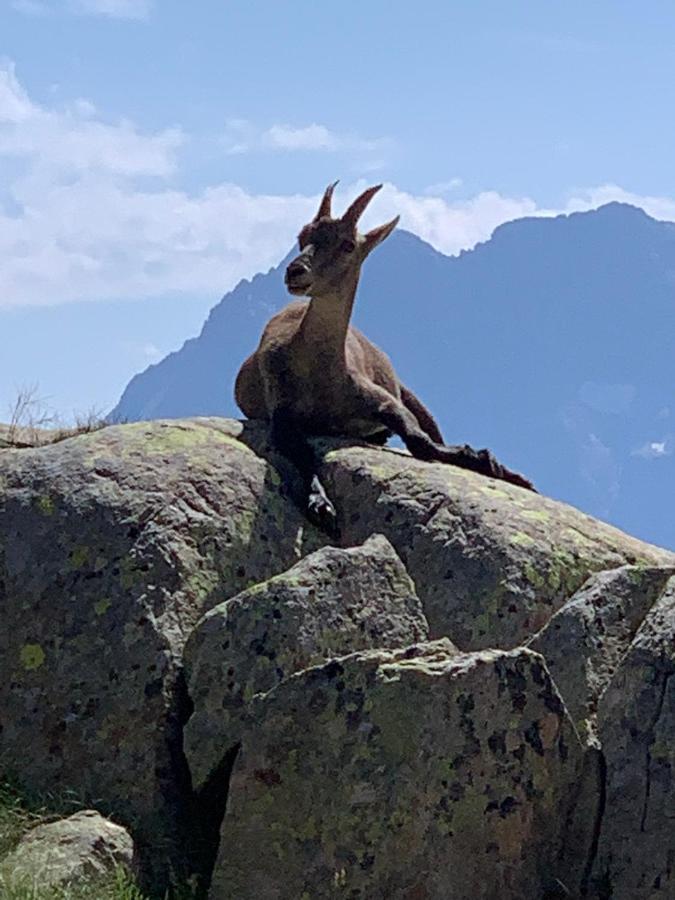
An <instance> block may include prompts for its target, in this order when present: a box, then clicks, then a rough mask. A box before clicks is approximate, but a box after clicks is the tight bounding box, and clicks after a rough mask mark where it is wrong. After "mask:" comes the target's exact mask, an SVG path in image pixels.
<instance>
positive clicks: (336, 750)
mask: <svg viewBox="0 0 675 900" xmlns="http://www.w3.org/2000/svg"><path fill="white" fill-rule="evenodd" d="M253 706H254V720H255V726H254V727H253V728H252V730H251V731H250V732H249V733H247V735H246V737H245V739H244V741H243V744H242V749H241V755H240V758H239V759H238V760H237V763H236V764H235V768H234V772H233V775H232V781H231V785H230V795H229V800H228V809H227V815H226V818H225V822H224V825H223V832H222V838H221V852H220V856H219V859H218V862H217V864H216V867H215V871H214V877H213V882H212V886H211V893H210V898H211V900H225V898H229V897H237V898H240V900H247V898H262V897H264V898H266V900H273V898H291V897H293V898H314V897H345V898H346V897H350V898H364V900H366V898H375V897H396V898H401V900H418V898H420V900H421V898H425V900H466V898H467V897H472V898H475V900H493V898H495V897H502V898H521V897H532V898H534V897H539V896H540V895H541V892H542V884H543V883H544V882H545V881H546V880H547V879H550V878H551V876H552V874H553V872H554V870H555V864H556V856H557V852H558V850H559V848H560V843H561V840H562V823H563V822H564V820H565V816H566V812H567V806H568V803H569V790H570V785H572V784H573V783H574V781H575V779H576V777H577V774H578V769H579V766H580V761H581V750H582V748H581V745H580V744H579V741H578V739H577V737H576V735H575V733H574V729H573V727H572V725H571V723H570V721H569V719H568V718H567V715H566V713H565V709H564V706H563V704H562V702H561V700H560V697H559V695H558V693H557V691H556V690H555V687H554V686H553V684H552V682H551V680H550V678H549V676H548V673H547V672H546V668H545V666H544V664H543V660H542V658H541V657H540V656H538V655H537V654H534V653H532V652H530V651H529V650H516V651H512V652H510V653H502V652H496V651H483V652H479V653H471V654H458V653H457V652H456V651H454V650H448V648H447V647H446V645H445V643H444V642H439V643H429V644H426V645H421V646H419V647H412V648H409V649H408V650H403V651H393V652H389V653H387V652H382V651H380V652H377V651H371V652H366V653H359V654H354V655H352V656H349V657H346V658H342V659H337V660H332V661H330V662H328V663H326V664H325V665H323V666H320V667H317V668H313V669H309V670H307V671H305V672H302V673H299V674H298V675H296V676H294V677H291V678H289V679H288V680H286V681H284V682H283V683H281V684H280V685H279V686H278V687H277V688H275V689H274V690H273V691H271V692H269V693H268V694H266V695H264V696H263V697H261V698H259V699H258V700H256V701H255V702H254V704H253Z"/></svg>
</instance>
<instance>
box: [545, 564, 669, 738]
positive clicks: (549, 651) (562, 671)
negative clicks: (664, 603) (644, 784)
mask: <svg viewBox="0 0 675 900" xmlns="http://www.w3.org/2000/svg"><path fill="white" fill-rule="evenodd" d="M673 574H675V567H672V566H671V567H665V566H663V567H660V568H659V567H656V566H648V567H638V566H623V567H622V568H620V569H615V570H613V571H610V572H600V573H599V574H597V575H594V576H593V577H591V578H589V580H588V581H587V582H586V584H585V585H584V586H583V588H582V589H581V590H579V591H577V593H576V594H574V596H573V597H572V598H571V599H570V600H569V601H568V602H567V603H566V604H565V606H563V608H562V609H560V610H558V612H557V613H556V614H555V615H554V616H552V617H551V619H550V621H549V622H548V623H547V625H546V626H545V627H544V628H543V629H542V630H541V631H540V632H539V634H537V635H535V636H534V637H533V638H531V639H530V640H529V641H528V646H529V647H530V648H531V649H532V650H536V651H537V652H538V653H541V654H542V655H543V656H544V657H545V658H546V665H547V667H548V670H549V672H550V673H551V675H552V676H553V678H554V680H555V683H556V685H557V686H558V689H559V690H560V693H561V694H562V696H563V697H564V700H565V704H566V706H567V709H568V710H569V712H570V714H571V716H572V719H573V721H574V723H575V725H576V728H577V731H578V732H579V734H580V736H581V737H582V738H583V739H584V740H586V741H589V742H597V738H596V735H597V727H596V714H597V706H598V700H599V699H600V697H601V696H602V694H603V693H604V691H605V689H606V687H607V685H608V684H609V682H610V679H611V678H612V675H613V674H614V672H615V671H616V668H617V666H618V665H619V663H620V662H621V660H622V659H623V657H624V656H625V654H626V652H627V651H628V648H629V647H630V645H631V642H632V640H633V637H634V636H635V632H636V631H637V630H638V628H639V627H640V625H641V623H642V621H643V620H644V618H645V616H646V615H647V613H648V612H649V610H650V609H651V607H652V606H653V605H654V603H655V602H656V600H657V599H658V597H659V596H660V595H661V593H662V592H663V590H664V589H665V587H666V585H667V583H668V581H669V579H670V578H671V576H672V575H673Z"/></svg>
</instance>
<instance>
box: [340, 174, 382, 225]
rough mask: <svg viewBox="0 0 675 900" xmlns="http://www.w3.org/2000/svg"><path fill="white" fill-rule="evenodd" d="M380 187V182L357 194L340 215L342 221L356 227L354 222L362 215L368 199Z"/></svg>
mask: <svg viewBox="0 0 675 900" xmlns="http://www.w3.org/2000/svg"><path fill="white" fill-rule="evenodd" d="M381 187H382V185H381V184H376V185H375V187H369V188H368V189H367V190H365V191H364V192H363V193H362V194H361V195H360V196H358V197H357V198H356V200H354V202H353V203H352V205H351V206H350V207H349V209H348V210H347V212H346V213H345V214H344V216H343V217H342V221H343V222H347V223H348V224H349V225H353V226H354V227H356V223H357V222H358V221H359V219H360V218H361V216H362V215H363V211H364V210H365V208H366V206H368V204H369V203H370V201H371V200H372V199H373V197H374V196H375V194H376V193H377V192H378V191H379V190H380V188H381Z"/></svg>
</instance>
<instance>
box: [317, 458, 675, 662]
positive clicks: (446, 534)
mask: <svg viewBox="0 0 675 900" xmlns="http://www.w3.org/2000/svg"><path fill="white" fill-rule="evenodd" d="M325 446H326V447H328V445H325ZM322 476H323V480H324V484H325V486H326V489H327V491H328V493H329V495H330V496H331V498H332V500H333V502H334V503H335V505H336V507H337V510H338V516H339V524H340V528H341V532H342V535H343V540H344V542H345V543H346V544H357V543H360V542H362V541H363V540H365V538H366V537H367V536H368V535H369V534H371V533H372V532H373V531H376V532H379V533H381V534H384V535H385V536H386V537H387V538H388V539H389V541H391V543H392V545H393V547H394V549H395V550H396V552H397V553H398V554H399V556H400V557H401V559H402V560H403V562H404V564H405V566H406V568H407V570H408V572H409V574H410V576H411V577H412V579H413V581H414V582H415V587H416V589H417V593H418V595H419V598H420V600H421V601H422V605H423V607H424V612H425V615H426V617H427V619H428V621H429V627H430V632H431V635H432V637H438V636H440V635H444V634H447V635H450V637H451V638H452V640H453V641H454V642H455V643H456V644H457V646H459V647H461V649H462V650H476V649H482V648H484V647H503V648H510V647H514V646H517V645H518V644H520V643H522V642H523V641H525V640H526V639H527V638H528V637H530V636H531V635H532V634H534V633H535V632H537V631H539V630H540V629H541V628H542V627H543V626H544V625H545V624H546V622H547V621H548V619H549V618H550V616H551V615H552V613H554V612H555V611H556V610H557V609H559V608H560V607H561V606H562V605H563V604H564V603H565V601H566V600H568V599H569V598H570V597H571V596H572V594H573V593H574V592H575V591H576V590H578V588H580V587H581V585H582V584H583V583H584V581H585V580H586V578H587V577H588V576H589V575H590V574H591V573H592V572H595V571H599V570H602V569H612V568H616V567H617V566H622V565H625V564H629V563H630V564H643V565H673V564H674V563H675V554H673V553H670V552H668V551H666V550H661V549H659V548H658V547H653V546H650V545H649V544H645V543H643V542H642V541H638V540H636V539H635V538H631V537H629V536H628V535H626V534H623V533H622V532H620V531H618V530H617V529H616V528H612V527H611V526H609V525H605V524H604V523H603V522H599V521H598V520H597V519H592V518H591V517H590V516H587V515H584V514H583V513H581V512H579V511H578V510H576V509H573V508H572V507H570V506H567V505H566V504H564V503H559V502H556V501H555V500H550V499H548V498H547V497H542V496H540V495H538V494H533V493H532V492H530V491H525V490H523V489H522V488H518V487H514V486H512V485H509V484H506V483H505V482H503V481H493V480H491V479H489V478H485V477H483V476H480V475H476V474H474V473H473V472H468V471H464V470H462V469H459V468H457V467H455V466H447V465H442V464H438V463H435V464H429V463H425V462H420V461H419V460H414V459H411V458H410V457H407V456H404V455H402V454H400V453H395V452H392V451H382V450H374V449H369V448H354V447H350V448H345V449H340V450H332V451H329V452H328V454H327V456H326V462H325V464H324V466H323V469H322Z"/></svg>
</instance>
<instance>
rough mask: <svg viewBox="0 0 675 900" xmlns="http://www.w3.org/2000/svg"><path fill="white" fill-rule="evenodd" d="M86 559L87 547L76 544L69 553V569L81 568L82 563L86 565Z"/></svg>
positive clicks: (87, 556) (87, 554)
mask: <svg viewBox="0 0 675 900" xmlns="http://www.w3.org/2000/svg"><path fill="white" fill-rule="evenodd" d="M88 559H89V548H88V547H84V546H82V545H80V546H77V547H75V548H74V549H73V550H72V552H71V554H70V559H69V560H68V566H69V568H70V569H81V568H82V567H83V566H84V565H86V563H87V560H88Z"/></svg>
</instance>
